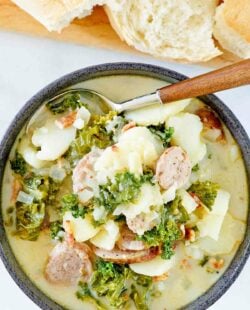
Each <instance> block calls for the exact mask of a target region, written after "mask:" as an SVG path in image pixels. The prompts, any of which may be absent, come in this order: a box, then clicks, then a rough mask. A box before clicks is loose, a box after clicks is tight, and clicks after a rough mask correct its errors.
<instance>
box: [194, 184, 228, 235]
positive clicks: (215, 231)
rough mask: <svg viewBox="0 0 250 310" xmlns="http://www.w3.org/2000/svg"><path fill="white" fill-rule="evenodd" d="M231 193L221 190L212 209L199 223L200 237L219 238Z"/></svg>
mask: <svg viewBox="0 0 250 310" xmlns="http://www.w3.org/2000/svg"><path fill="white" fill-rule="evenodd" d="M229 200H230V194H229V193H228V192H226V191H224V190H219V191H218V193H217V196H216V198H215V201H214V205H213V206H212V210H211V211H209V212H208V213H207V215H206V216H205V217H204V218H203V219H202V220H201V221H199V222H198V223H197V227H198V229H199V232H200V237H201V238H202V237H210V238H212V239H214V240H218V238H219V234H220V230H221V226H222V223H223V220H224V217H225V214H226V213H227V210H228V206H229Z"/></svg>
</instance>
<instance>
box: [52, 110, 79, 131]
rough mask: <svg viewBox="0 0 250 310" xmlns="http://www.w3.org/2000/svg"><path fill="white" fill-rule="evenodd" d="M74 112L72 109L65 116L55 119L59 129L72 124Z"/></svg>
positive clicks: (74, 116) (74, 118) (74, 117)
mask: <svg viewBox="0 0 250 310" xmlns="http://www.w3.org/2000/svg"><path fill="white" fill-rule="evenodd" d="M76 114H77V112H76V111H72V112H70V113H69V114H67V115H66V116H63V117H61V118H59V119H58V120H56V125H57V126H58V127H59V128H61V129H63V128H68V127H70V126H72V125H73V123H74V121H75V120H76Z"/></svg>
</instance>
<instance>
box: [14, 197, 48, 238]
mask: <svg viewBox="0 0 250 310" xmlns="http://www.w3.org/2000/svg"><path fill="white" fill-rule="evenodd" d="M44 219H45V204H44V203H33V204H31V205H27V204H23V203H19V202H17V203H16V233H17V234H18V236H19V237H20V238H21V239H25V240H32V241H34V240H37V238H38V236H39V233H40V229H41V225H42V224H43V221H44Z"/></svg>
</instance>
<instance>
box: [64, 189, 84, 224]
mask: <svg viewBox="0 0 250 310" xmlns="http://www.w3.org/2000/svg"><path fill="white" fill-rule="evenodd" d="M61 206H62V208H61V211H62V214H64V213H65V212H67V211H70V212H71V213H72V215H73V216H74V217H75V218H78V217H81V218H84V217H85V215H86V213H87V212H88V209H87V207H83V206H81V205H80V203H79V200H78V195H76V194H66V195H64V196H63V197H62V200H61Z"/></svg>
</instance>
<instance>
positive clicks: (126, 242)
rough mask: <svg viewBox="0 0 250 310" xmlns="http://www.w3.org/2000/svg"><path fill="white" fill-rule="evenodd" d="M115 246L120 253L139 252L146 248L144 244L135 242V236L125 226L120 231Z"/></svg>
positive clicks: (138, 241) (139, 241)
mask: <svg viewBox="0 0 250 310" xmlns="http://www.w3.org/2000/svg"><path fill="white" fill-rule="evenodd" d="M117 246H118V248H119V249H120V250H122V251H127V250H129V251H140V250H144V249H145V248H146V246H145V243H144V242H143V241H141V240H136V235H135V234H134V233H133V232H132V231H131V230H129V229H128V227H126V226H124V227H122V229H121V230H120V238H119V239H118V241H117Z"/></svg>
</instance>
